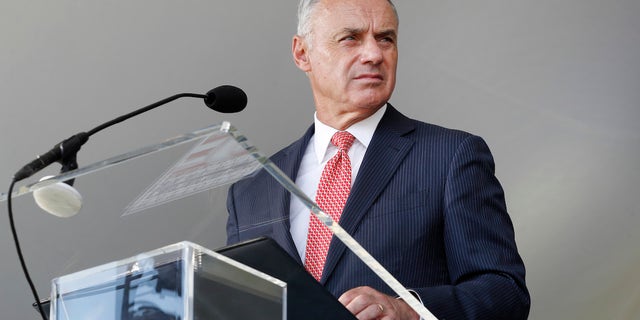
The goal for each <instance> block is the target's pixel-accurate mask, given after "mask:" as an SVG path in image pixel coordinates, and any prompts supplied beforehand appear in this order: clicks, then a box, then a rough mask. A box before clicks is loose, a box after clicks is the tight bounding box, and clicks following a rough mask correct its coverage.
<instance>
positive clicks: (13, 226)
mask: <svg viewBox="0 0 640 320" xmlns="http://www.w3.org/2000/svg"><path fill="white" fill-rule="evenodd" d="M15 184H16V179H11V184H10V185H9V192H7V207H8V211H9V214H8V215H9V225H10V226H11V234H12V235H13V243H14V244H15V247H16V251H17V252H18V258H19V259H20V265H21V266H22V272H23V273H24V277H25V278H26V279H27V282H28V283H29V289H31V293H32V294H33V298H34V299H36V305H37V306H38V312H40V315H41V316H42V319H43V320H48V319H49V316H48V315H47V314H46V312H44V308H43V307H42V302H40V296H38V290H36V286H35V285H34V284H33V281H32V280H31V276H30V275H29V270H27V263H26V262H25V260H24V256H23V255H22V250H21V249H20V241H19V240H18V232H17V231H16V224H15V221H14V220H13V206H12V203H11V199H12V198H13V197H12V196H11V194H12V193H13V187H14V186H15Z"/></svg>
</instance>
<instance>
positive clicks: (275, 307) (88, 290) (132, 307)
mask: <svg viewBox="0 0 640 320" xmlns="http://www.w3.org/2000/svg"><path fill="white" fill-rule="evenodd" d="M286 301H287V285H286V283H284V282H282V281H280V280H278V279H276V278H273V277H271V276H269V275H266V274H264V273H262V272H259V271H256V270H254V269H252V268H249V267H247V266H245V265H243V264H240V263H238V262H236V261H234V260H232V259H229V258H227V257H225V256H222V255H220V254H218V253H216V252H213V251H211V250H208V249H206V248H203V247H201V246H198V245H196V244H193V243H190V242H181V243H177V244H174V245H170V246H167V247H164V248H160V249H157V250H154V251H150V252H147V253H144V254H140V255H138V256H135V257H132V258H129V259H124V260H121V261H116V262H112V263H108V264H105V265H102V266H98V267H94V268H91V269H88V270H84V271H80V272H77V273H73V274H70V275H66V276H62V277H59V278H56V279H54V280H53V281H52V300H51V312H50V319H55V320H62V319H65V320H66V319H105V320H106V319H113V320H134V319H137V320H142V319H149V320H150V319H159V320H161V319H175V320H177V319H265V320H276V319H277V320H283V319H287V314H286V311H287V308H286ZM248 306H250V307H248Z"/></svg>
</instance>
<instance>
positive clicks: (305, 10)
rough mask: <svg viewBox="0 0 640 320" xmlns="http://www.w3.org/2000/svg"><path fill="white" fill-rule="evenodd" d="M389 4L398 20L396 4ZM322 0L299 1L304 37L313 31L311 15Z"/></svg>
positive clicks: (300, 20) (299, 20)
mask: <svg viewBox="0 0 640 320" xmlns="http://www.w3.org/2000/svg"><path fill="white" fill-rule="evenodd" d="M388 1H389V4H390V5H391V7H392V8H393V13H394V14H395V15H396V20H399V18H398V11H397V10H396V6H395V5H394V4H393V2H391V0H388ZM318 2H320V0H300V3H298V30H297V32H298V35H299V36H302V37H308V36H309V35H310V33H311V16H312V15H313V9H314V8H315V7H316V4H318Z"/></svg>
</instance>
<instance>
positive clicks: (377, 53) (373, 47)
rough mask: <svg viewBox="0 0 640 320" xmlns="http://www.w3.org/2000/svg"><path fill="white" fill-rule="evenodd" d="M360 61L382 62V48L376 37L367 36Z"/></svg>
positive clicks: (364, 62) (365, 62)
mask: <svg viewBox="0 0 640 320" xmlns="http://www.w3.org/2000/svg"><path fill="white" fill-rule="evenodd" d="M360 62H361V63H363V64H367V63H371V64H380V63H381V62H382V48H381V47H380V43H379V42H378V40H377V39H375V38H374V37H367V38H366V39H365V41H364V42H363V44H362V50H361V52H360Z"/></svg>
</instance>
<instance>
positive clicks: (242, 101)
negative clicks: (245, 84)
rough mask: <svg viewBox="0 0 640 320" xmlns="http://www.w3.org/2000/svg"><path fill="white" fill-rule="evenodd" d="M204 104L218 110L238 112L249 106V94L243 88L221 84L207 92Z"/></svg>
mask: <svg viewBox="0 0 640 320" xmlns="http://www.w3.org/2000/svg"><path fill="white" fill-rule="evenodd" d="M204 104H206V105H207V107H209V108H211V109H213V110H215V111H218V112H222V113H236V112H240V111H242V110H244V107H246V106H247V95H246V94H245V93H244V91H242V89H240V88H237V87H234V86H230V85H224V86H219V87H217V88H215V89H211V90H209V92H207V97H206V98H204Z"/></svg>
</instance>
